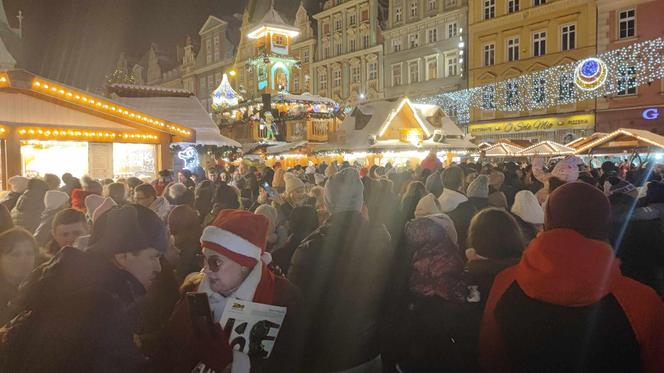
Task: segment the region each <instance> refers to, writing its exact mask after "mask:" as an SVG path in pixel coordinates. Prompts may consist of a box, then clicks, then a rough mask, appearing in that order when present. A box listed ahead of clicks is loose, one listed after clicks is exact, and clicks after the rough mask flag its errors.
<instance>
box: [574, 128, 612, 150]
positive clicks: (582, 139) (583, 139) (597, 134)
mask: <svg viewBox="0 0 664 373" xmlns="http://www.w3.org/2000/svg"><path fill="white" fill-rule="evenodd" d="M606 135H608V133H605V132H595V133H593V134H592V135H590V136H586V137H579V138H578V139H576V140H574V141H572V142H570V143H568V144H565V146H568V147H570V148H574V149H579V148H580V147H582V146H585V145H587V144H588V143H590V142H593V141H595V140H597V139H599V138H601V137H604V136H606Z"/></svg>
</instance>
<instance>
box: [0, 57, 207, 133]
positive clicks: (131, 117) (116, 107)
mask: <svg viewBox="0 0 664 373" xmlns="http://www.w3.org/2000/svg"><path fill="white" fill-rule="evenodd" d="M0 73H1V74H0V75H3V76H4V77H5V80H6V82H5V83H4V84H2V87H3V88H2V90H1V91H0V92H1V93H2V94H4V95H6V97H5V99H9V97H12V96H16V97H15V99H17V100H19V99H20V100H23V101H26V100H27V101H29V103H31V104H32V105H35V108H34V109H31V110H18V109H20V107H13V108H12V111H13V112H15V113H14V117H16V120H15V121H11V120H7V119H5V120H6V121H9V122H15V123H29V124H30V125H42V124H45V125H68V126H72V125H73V124H66V123H65V122H72V119H71V117H72V116H76V117H81V116H83V115H85V116H87V117H88V118H93V117H94V118H98V119H95V120H88V121H85V122H82V121H80V120H77V121H74V122H76V123H78V125H79V126H80V125H81V123H82V124H83V125H84V126H85V127H88V126H94V125H95V124H94V123H95V122H103V123H105V124H104V125H106V126H108V125H109V124H111V123H112V124H113V125H114V126H117V125H120V126H124V127H130V128H134V129H139V130H153V131H158V132H165V133H168V134H171V135H174V136H176V139H181V140H187V139H192V138H195V136H196V134H195V132H194V131H192V129H191V128H188V127H185V126H184V125H182V124H180V123H178V122H176V121H171V120H167V119H166V118H163V117H160V116H156V115H154V114H148V113H145V112H143V111H140V109H139V110H135V109H132V108H129V107H126V106H125V105H124V104H122V103H120V102H118V101H115V100H112V99H109V98H106V97H101V96H98V95H95V94H92V93H90V92H86V91H83V90H80V89H77V88H73V87H69V86H67V85H64V84H61V83H58V82H53V81H50V80H47V79H44V78H42V77H39V76H36V75H34V74H32V73H29V72H27V71H25V70H8V71H0ZM18 96H20V97H21V98H17V97H18ZM25 97H30V99H29V100H28V99H26V98H25ZM49 105H50V106H49ZM47 106H48V107H47ZM56 106H57V107H59V109H58V108H56ZM38 108H41V109H42V111H43V110H50V111H58V112H62V118H60V122H62V123H51V122H53V121H54V120H55V119H54V118H46V117H44V116H45V115H46V114H45V113H43V112H40V111H38V110H37V109H38ZM65 112H66V113H69V114H66V113H65ZM5 114H7V113H5ZM10 114H11V113H10ZM7 115H9V114H7ZM38 115H41V116H42V117H44V118H42V119H43V120H42V122H40V121H39V119H40V118H35V116H38Z"/></svg>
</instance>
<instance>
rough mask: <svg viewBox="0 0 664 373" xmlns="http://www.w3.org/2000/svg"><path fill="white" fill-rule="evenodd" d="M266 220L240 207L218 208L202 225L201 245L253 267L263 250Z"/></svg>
mask: <svg viewBox="0 0 664 373" xmlns="http://www.w3.org/2000/svg"><path fill="white" fill-rule="evenodd" d="M269 225H270V222H269V220H268V218H266V217H265V216H263V215H257V214H254V213H251V212H249V211H244V210H232V209H229V210H221V212H219V215H217V217H216V218H215V219H214V221H213V222H212V224H211V225H209V226H207V227H205V229H204V230H203V235H202V236H201V247H202V248H207V249H210V250H213V251H216V252H218V253H219V254H222V255H224V256H226V257H228V258H229V259H231V260H232V261H234V262H236V263H238V264H240V265H241V266H244V267H250V268H251V267H254V266H255V265H256V264H257V263H258V262H259V261H260V259H261V255H262V254H263V251H264V250H265V244H266V240H267V233H268V227H269Z"/></svg>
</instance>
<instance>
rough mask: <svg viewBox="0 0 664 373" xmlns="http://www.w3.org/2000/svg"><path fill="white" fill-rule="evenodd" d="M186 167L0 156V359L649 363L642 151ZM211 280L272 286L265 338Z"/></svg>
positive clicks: (653, 217) (656, 294)
mask: <svg viewBox="0 0 664 373" xmlns="http://www.w3.org/2000/svg"><path fill="white" fill-rule="evenodd" d="M200 171H202V169H201V170H194V172H192V171H190V170H186V169H184V170H180V171H178V172H177V174H173V173H172V172H171V171H168V170H163V171H161V172H159V175H158V177H157V179H155V180H140V179H138V178H135V177H130V178H127V179H117V180H112V179H106V180H94V179H92V178H90V177H87V176H83V177H81V178H80V179H79V178H76V177H74V176H73V175H71V174H64V175H62V177H59V176H57V175H52V174H46V175H44V177H35V178H26V177H23V176H14V177H11V178H9V181H8V183H9V186H10V191H8V192H7V193H6V194H5V196H4V197H3V198H2V199H1V200H0V325H4V326H2V328H0V371H2V372H16V373H27V372H30V373H32V372H174V373H175V372H186V373H189V372H217V373H221V372H231V373H247V372H305V373H317V372H348V373H365V372H366V373H374V372H386V373H394V372H403V373H411V372H412V373H417V372H424V373H427V372H503V371H504V372H535V371H537V372H613V371H616V372H664V303H663V298H662V296H663V295H664V244H662V242H664V181H663V177H664V168H662V167H661V165H652V164H649V165H648V164H646V165H640V166H638V167H637V166H634V165H632V164H630V163H629V162H623V163H620V164H616V163H613V162H610V161H607V162H604V163H603V164H602V165H601V167H597V168H594V167H592V166H591V165H589V164H584V163H583V162H582V160H581V159H579V158H576V157H567V158H564V159H559V160H556V161H552V162H549V163H548V164H545V162H544V161H543V160H542V159H534V160H533V162H532V164H528V163H516V162H500V163H497V162H489V161H486V160H481V161H477V162H473V161H472V160H466V161H463V162H462V163H460V164H451V165H448V166H446V167H444V166H443V164H442V163H441V161H440V160H439V159H438V158H437V157H436V156H435V154H433V153H432V154H430V155H429V156H428V157H427V158H426V159H424V161H422V163H421V164H419V165H416V167H412V168H411V167H407V166H406V167H392V166H391V165H390V164H387V165H385V166H371V167H363V166H362V165H360V164H350V163H348V162H343V163H338V162H333V163H330V164H326V163H324V162H323V163H321V164H318V165H315V164H312V163H310V164H309V165H308V166H305V167H302V166H296V167H293V168H289V169H286V168H285V167H282V165H281V164H280V163H278V162H277V163H275V164H274V165H273V166H272V167H268V166H265V165H261V166H249V165H247V164H244V163H239V165H237V166H235V165H231V164H228V165H226V164H222V165H214V166H211V167H209V168H208V169H207V170H206V171H203V172H200ZM191 292H195V293H202V294H204V295H205V297H206V298H207V300H208V305H209V311H210V315H211V318H212V321H213V325H212V327H211V328H208V329H205V332H201V330H200V328H197V327H196V326H197V324H196V317H195V316H196V315H195V314H194V313H195V312H198V311H194V310H192V308H191V307H192V305H191V303H190V302H188V301H186V298H187V294H190V293H191ZM229 300H242V301H248V302H255V303H262V304H268V305H273V306H280V307H285V308H286V316H285V319H284V321H283V324H282V325H281V328H280V329H279V334H278V335H277V338H276V340H275V341H274V349H273V350H272V353H271V354H270V355H269V358H264V357H262V356H258V355H253V354H246V353H243V352H241V351H239V350H238V349H233V348H231V344H230V343H229V334H230V331H229V330H224V329H223V328H222V325H220V320H221V317H222V313H223V312H224V309H225V306H226V304H227V303H228V301H229ZM199 316H200V315H199Z"/></svg>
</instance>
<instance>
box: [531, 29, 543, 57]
mask: <svg viewBox="0 0 664 373" xmlns="http://www.w3.org/2000/svg"><path fill="white" fill-rule="evenodd" d="M545 54H546V32H545V31H540V32H535V33H533V56H534V57H538V56H543V55H545Z"/></svg>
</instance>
